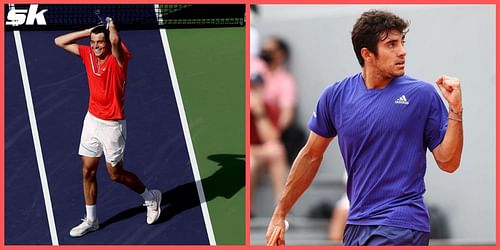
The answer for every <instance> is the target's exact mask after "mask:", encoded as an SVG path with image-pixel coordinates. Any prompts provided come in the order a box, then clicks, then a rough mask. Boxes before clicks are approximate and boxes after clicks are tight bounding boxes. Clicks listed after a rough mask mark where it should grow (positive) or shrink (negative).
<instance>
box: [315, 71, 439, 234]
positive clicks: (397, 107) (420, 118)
mask: <svg viewBox="0 0 500 250" xmlns="http://www.w3.org/2000/svg"><path fill="white" fill-rule="evenodd" d="M447 117H448V111H447V109H446V107H445V105H444V103H443V101H442V100H441V98H440V97H439V94H438V93H437V91H436V90H435V89H434V87H433V86H432V85H431V84H429V83H425V82H422V81H420V80H416V79H414V78H411V77H409V76H406V75H405V76H401V77H397V78H395V79H393V80H392V81H391V82H390V83H389V85H387V86H386V87H385V88H384V89H367V88H366V86H365V84H364V80H363V77H362V75H361V73H359V74H356V75H354V76H351V77H347V78H345V79H344V80H342V81H340V82H337V83H335V84H333V85H331V86H329V87H327V88H326V89H325V90H324V92H323V93H322V94H321V97H320V99H319V101H318V103H317V106H316V111H315V112H314V113H313V116H312V117H311V119H310V121H309V128H310V129H311V130H312V131H313V132H314V133H316V134H318V135H320V136H322V137H327V138H330V137H334V136H337V135H338V141H339V146H340V151H341V153H342V157H343V159H344V164H345V168H346V171H347V174H348V176H349V177H348V181H347V195H348V197H349V201H350V210H349V217H348V220H347V223H348V224H355V225H387V226H395V227H403V228H410V229H414V230H419V231H424V232H430V225H429V215H428V212H427V208H426V206H425V205H424V202H423V194H424V192H425V183H424V175H425V170H426V152H427V149H429V150H430V151H432V150H433V149H434V148H435V147H436V146H438V145H439V144H440V143H441V141H442V140H443V137H444V134H445V132H446V129H447V127H448V119H447Z"/></svg>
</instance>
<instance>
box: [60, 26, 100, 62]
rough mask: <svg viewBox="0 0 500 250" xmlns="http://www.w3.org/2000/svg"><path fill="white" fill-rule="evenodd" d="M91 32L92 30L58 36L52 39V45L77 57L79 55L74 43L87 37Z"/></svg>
mask: <svg viewBox="0 0 500 250" xmlns="http://www.w3.org/2000/svg"><path fill="white" fill-rule="evenodd" d="M91 30H92V29H85V30H81V31H75V32H71V33H68V34H65V35H60V36H58V37H56V38H55V39H54V43H55V44H56V45H57V46H58V47H60V48H63V49H64V50H66V51H68V52H70V53H71V54H74V55H77V56H78V55H80V52H79V51H78V44H77V43H76V42H77V41H78V40H80V39H82V38H85V37H89V36H90V31H91Z"/></svg>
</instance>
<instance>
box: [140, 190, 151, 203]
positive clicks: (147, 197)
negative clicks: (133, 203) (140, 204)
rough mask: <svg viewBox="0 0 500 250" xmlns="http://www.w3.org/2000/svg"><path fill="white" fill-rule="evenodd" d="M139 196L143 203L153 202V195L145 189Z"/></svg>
mask: <svg viewBox="0 0 500 250" xmlns="http://www.w3.org/2000/svg"><path fill="white" fill-rule="evenodd" d="M141 196H142V198H143V199H144V200H145V201H152V200H153V194H152V193H151V192H150V191H149V190H148V189H147V188H146V189H145V190H144V193H142V194H141Z"/></svg>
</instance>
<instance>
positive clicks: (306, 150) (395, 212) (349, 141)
mask: <svg viewBox="0 0 500 250" xmlns="http://www.w3.org/2000/svg"><path fill="white" fill-rule="evenodd" d="M407 27H408V23H407V22H406V21H404V20H403V19H401V18H400V17H398V16H396V15H394V14H392V13H389V12H385V11H378V10H372V11H368V12H365V13H363V14H362V15H361V17H360V18H359V19H358V20H357V22H356V24H355V25H354V27H353V30H352V34H351V38H352V43H353V47H354V51H355V53H356V56H357V59H358V61H359V63H360V65H361V67H362V71H361V73H358V74H356V75H353V76H349V77H347V78H345V79H343V80H341V81H339V82H336V83H334V84H332V85H330V86H328V87H327V88H326V89H325V90H324V92H323V93H322V94H321V96H320V98H319V100H318V103H317V106H316V110H315V111H314V112H313V114H312V117H311V119H310V121H309V128H310V130H311V132H310V134H309V138H308V141H307V143H306V145H305V146H304V147H303V148H302V150H301V152H300V153H299V154H298V156H297V158H296V159H295V161H294V163H293V166H292V170H291V172H290V174H289V176H288V180H287V183H286V187H285V190H284V191H283V194H282V196H281V199H280V201H279V203H278V204H277V206H276V209H275V211H274V214H273V217H272V218H271V221H270V223H269V227H268V230H267V234H266V238H267V240H268V245H284V243H285V235H284V231H285V230H284V228H285V226H284V225H285V223H284V220H285V217H286V215H287V214H288V212H289V211H290V209H291V208H292V206H293V204H294V203H295V202H296V201H297V199H298V198H299V197H300V195H302V193H304V191H305V190H306V189H307V187H308V186H309V185H310V184H311V182H312V180H313V178H314V176H315V174H316V173H317V171H318V168H319V166H320V164H321V161H322V157H323V154H324V152H325V150H326V148H327V147H328V145H329V144H330V142H331V141H332V140H333V139H334V138H335V136H338V141H339V146H340V150H341V153H342V157H343V160H344V164H345V168H346V171H347V174H348V181H347V195H348V197H349V201H350V209H349V215H348V219H347V225H346V229H345V231H344V240H343V244H344V245H428V244H429V232H430V226H429V215H428V212H427V208H426V206H425V204H424V202H423V194H424V192H425V183H424V175H425V170H426V152H427V149H429V150H430V151H431V152H432V154H433V156H434V159H435V160H436V163H437V165H438V166H439V168H440V169H442V170H443V171H446V172H448V173H452V172H454V171H455V170H457V169H458V167H459V165H460V158H461V154H462V148H463V127H462V110H463V109H462V97H461V89H460V81H459V79H457V78H454V77H449V76H445V75H441V76H439V77H438V78H437V80H436V84H437V86H438V87H439V89H440V92H441V93H442V95H443V97H444V99H445V100H446V101H447V102H448V106H449V112H448V111H447V110H446V106H445V105H444V103H443V102H442V100H441V98H440V96H439V94H438V93H437V91H436V90H435V89H434V87H433V86H432V85H431V84H428V83H426V82H423V81H420V80H417V79H414V78H412V77H410V76H407V75H405V71H404V70H405V57H406V50H405V47H404V43H405V34H406V32H407Z"/></svg>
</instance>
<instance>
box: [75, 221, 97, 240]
mask: <svg viewBox="0 0 500 250" xmlns="http://www.w3.org/2000/svg"><path fill="white" fill-rule="evenodd" d="M97 229H99V221H98V220H97V219H96V220H94V221H91V220H89V219H87V218H83V219H82V223H80V225H78V226H76V227H74V228H72V229H71V231H70V232H69V235H70V236H71V237H81V236H84V235H85V234H87V233H90V232H92V231H95V230H97Z"/></svg>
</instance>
